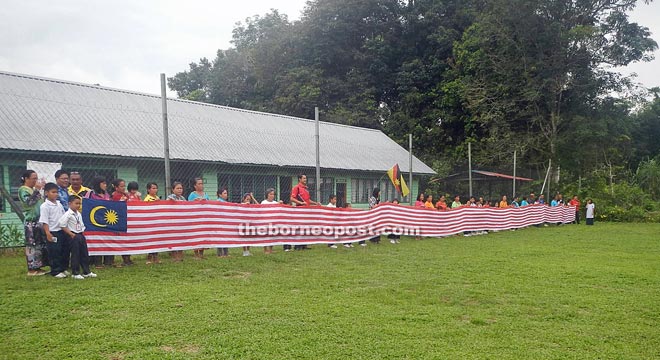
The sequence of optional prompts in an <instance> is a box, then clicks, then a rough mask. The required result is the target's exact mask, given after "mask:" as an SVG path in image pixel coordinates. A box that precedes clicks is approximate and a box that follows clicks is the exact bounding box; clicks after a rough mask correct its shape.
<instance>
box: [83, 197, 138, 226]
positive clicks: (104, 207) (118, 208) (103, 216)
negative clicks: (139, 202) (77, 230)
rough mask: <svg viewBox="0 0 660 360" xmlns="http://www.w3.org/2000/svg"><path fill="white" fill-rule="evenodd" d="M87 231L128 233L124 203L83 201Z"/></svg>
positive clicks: (84, 221)
mask: <svg viewBox="0 0 660 360" xmlns="http://www.w3.org/2000/svg"><path fill="white" fill-rule="evenodd" d="M83 204H84V205H83V210H82V218H83V223H84V224H85V231H109V232H126V231H127V227H128V226H127V223H126V218H127V208H126V202H124V201H105V200H92V199H84V200H83Z"/></svg>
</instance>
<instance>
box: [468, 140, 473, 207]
mask: <svg viewBox="0 0 660 360" xmlns="http://www.w3.org/2000/svg"><path fill="white" fill-rule="evenodd" d="M468 179H469V182H470V197H472V143H468Z"/></svg>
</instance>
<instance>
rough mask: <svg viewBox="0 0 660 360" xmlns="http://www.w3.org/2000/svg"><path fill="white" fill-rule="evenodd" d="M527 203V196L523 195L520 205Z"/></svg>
mask: <svg viewBox="0 0 660 360" xmlns="http://www.w3.org/2000/svg"><path fill="white" fill-rule="evenodd" d="M527 205H529V203H528V202H527V197H526V196H523V198H522V201H521V202H520V206H527Z"/></svg>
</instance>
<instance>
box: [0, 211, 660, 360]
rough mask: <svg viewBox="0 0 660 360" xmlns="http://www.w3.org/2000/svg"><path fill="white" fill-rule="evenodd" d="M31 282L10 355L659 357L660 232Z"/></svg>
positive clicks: (543, 237) (554, 230)
mask: <svg viewBox="0 0 660 360" xmlns="http://www.w3.org/2000/svg"><path fill="white" fill-rule="evenodd" d="M253 253H255V256H253V257H250V258H243V257H241V256H239V255H240V252H239V250H237V249H234V250H232V255H233V257H231V258H229V259H219V258H216V257H214V256H213V257H211V256H209V258H208V259H206V260H203V261H195V260H193V259H192V256H190V254H187V257H186V260H185V261H184V262H183V263H172V262H170V261H169V258H168V257H167V256H164V257H163V260H165V261H164V263H163V264H161V265H153V266H147V265H144V257H137V259H139V261H137V262H136V263H137V265H136V266H133V267H130V268H121V269H104V270H98V271H97V273H98V274H99V278H98V279H85V280H72V279H70V278H68V279H62V280H60V279H54V278H51V277H47V276H42V277H38V278H28V277H26V276H25V272H26V270H25V268H24V267H25V265H24V262H25V260H24V258H23V257H21V256H19V255H3V256H0V291H1V296H0V336H2V341H0V358H11V359H14V358H17V359H21V358H24V359H32V358H52V359H63V358H75V359H145V358H154V359H157V358H163V357H165V358H180V359H187V358H209V359H214V358H237V359H238V358H241V359H246V358H247V359H266V358H279V359H289V358H311V359H318V358H335V359H337V358H342V359H345V358H372V359H383V358H393V359H394V358H396V359H399V358H409V359H420V358H434V359H440V358H447V359H464V358H490V359H503V358H510V359H521V358H529V359H546V358H575V359H587V358H589V359H593V358H603V359H612V358H631V359H639V358H659V357H660V224H604V223H599V224H596V226H593V227H587V226H584V225H580V226H574V225H568V226H561V227H554V226H553V227H546V228H530V229H526V230H520V231H516V232H511V231H506V232H499V233H492V234H489V235H484V236H476V237H462V236H453V237H449V238H443V239H425V240H419V241H418V240H414V239H407V238H404V239H403V240H402V242H401V244H399V245H391V244H389V243H387V242H386V243H382V244H380V245H370V246H368V247H367V248H364V249H363V248H359V247H358V248H354V249H344V248H339V249H334V250H333V249H328V248H327V247H325V246H321V245H316V246H314V247H313V249H312V250H310V251H304V252H295V253H285V252H282V251H281V250H280V249H278V252H277V253H276V254H273V255H270V256H265V255H263V254H262V253H261V249H260V248H254V249H253Z"/></svg>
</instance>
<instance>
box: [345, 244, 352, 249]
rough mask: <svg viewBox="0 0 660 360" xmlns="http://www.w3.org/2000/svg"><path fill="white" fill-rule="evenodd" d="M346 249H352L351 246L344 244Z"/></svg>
mask: <svg viewBox="0 0 660 360" xmlns="http://www.w3.org/2000/svg"><path fill="white" fill-rule="evenodd" d="M344 247H345V248H352V246H351V244H344Z"/></svg>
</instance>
